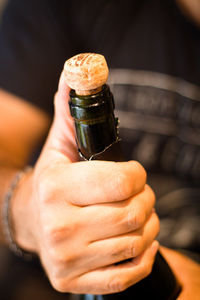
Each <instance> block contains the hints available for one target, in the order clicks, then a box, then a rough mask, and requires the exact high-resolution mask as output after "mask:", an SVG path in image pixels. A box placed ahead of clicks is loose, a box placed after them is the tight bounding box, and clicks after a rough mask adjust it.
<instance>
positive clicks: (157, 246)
mask: <svg viewBox="0 0 200 300" xmlns="http://www.w3.org/2000/svg"><path fill="white" fill-rule="evenodd" d="M158 248H159V242H158V241H154V242H153V243H152V245H151V251H152V253H153V255H155V254H156V252H157V251H158Z"/></svg>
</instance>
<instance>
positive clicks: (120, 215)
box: [12, 75, 159, 294]
mask: <svg viewBox="0 0 200 300" xmlns="http://www.w3.org/2000/svg"><path fill="white" fill-rule="evenodd" d="M68 92H69V89H68V87H67V86H66V83H65V80H64V77H63V75H62V76H61V80H60V84H59V88H58V92H57V94H56V96H55V117H54V121H53V124H52V127H51V129H50V132H49V136H48V138H47V141H46V143H45V145H44V148H43V151H42V153H41V155H40V157H39V159H38V161H37V163H36V166H35V168H34V169H33V171H31V172H29V173H28V174H26V175H25V176H24V177H23V178H22V180H21V181H20V183H19V185H18V187H17V189H16V193H15V195H14V197H13V199H12V223H13V230H14V233H15V239H16V242H17V243H18V244H19V245H20V246H21V247H22V248H23V249H26V250H28V251H33V252H36V253H37V254H38V255H39V257H40V259H41V262H42V264H43V267H44V269H45V270H46V273H47V275H48V277H49V280H50V281H51V283H52V285H53V286H54V288H55V289H56V290H58V291H60V292H73V293H94V294H107V293H114V292H119V291H122V290H124V289H126V288H127V287H129V286H130V285H132V284H134V283H136V282H137V281H139V280H141V279H142V278H144V277H145V276H147V275H148V274H149V273H150V272H151V269H152V265H153V262H154V258H155V254H156V252H157V250H158V243H157V242H156V241H154V240H155V238H156V236H157V234H158V231H159V220H158V217H157V215H156V213H155V211H154V209H153V207H154V204H155V195H154V193H153V191H152V190H151V188H150V187H149V186H148V185H147V184H146V172H145V170H144V168H143V167H142V166H141V165H140V164H139V163H137V162H134V161H130V162H123V163H114V162H103V161H91V162H79V161H78V157H77V150H76V143H75V138H74V127H73V123H72V119H71V117H70V116H69V109H68V104H67V101H68ZM67 116H68V117H67ZM24 127H25V126H24ZM113 174H115V176H113ZM19 216H20V218H19ZM24 224H26V226H24ZM77 245H78V247H77ZM125 259H131V261H129V262H125V263H122V264H121V265H115V263H116V262H119V261H122V260H125Z"/></svg>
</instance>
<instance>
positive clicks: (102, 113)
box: [69, 85, 118, 159]
mask: <svg viewBox="0 0 200 300" xmlns="http://www.w3.org/2000/svg"><path fill="white" fill-rule="evenodd" d="M69 105H70V111H71V115H72V117H73V118H74V122H75V128H76V136H77V144H78V148H79V152H80V153H81V155H82V156H83V157H85V158H86V159H91V157H93V156H95V155H96V154H98V153H100V152H102V151H104V150H105V149H106V148H108V147H109V146H110V145H112V144H113V143H115V142H116V141H117V140H118V127H117V119H116V118H115V116H114V101H113V95H112V93H111V92H110V89H109V87H108V85H104V86H103V88H102V90H101V91H100V92H98V93H97V94H94V95H89V96H88V95H87V96H80V95H77V94H76V93H75V91H74V90H72V91H71V92H70V102H69Z"/></svg>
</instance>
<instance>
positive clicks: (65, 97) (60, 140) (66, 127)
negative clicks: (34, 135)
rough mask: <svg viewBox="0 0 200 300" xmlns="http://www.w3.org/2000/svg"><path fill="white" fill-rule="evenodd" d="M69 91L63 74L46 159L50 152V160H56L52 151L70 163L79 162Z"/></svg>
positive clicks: (46, 147)
mask: <svg viewBox="0 0 200 300" xmlns="http://www.w3.org/2000/svg"><path fill="white" fill-rule="evenodd" d="M69 91H70V88H69V87H68V86H67V84H66V82H65V77H64V73H63V72H62V73H61V76H60V81H59V85H58V91H57V93H56V94H55V97H54V121H53V125H52V128H51V130H50V134H49V137H48V140H47V143H46V146H45V157H48V152H50V159H49V160H51V159H54V156H56V154H57V153H52V150H53V151H54V152H56V151H57V152H59V153H62V154H64V155H65V156H66V157H67V158H68V159H69V162H75V161H78V160H79V156H78V151H77V145H76V140H75V130H74V121H73V119H72V117H71V115H70V110H69V103H68V102H69ZM49 150H50V151H49ZM46 152H47V153H46ZM52 154H53V155H52Z"/></svg>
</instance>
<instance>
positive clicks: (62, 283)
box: [50, 277, 68, 293]
mask: <svg viewBox="0 0 200 300" xmlns="http://www.w3.org/2000/svg"><path fill="white" fill-rule="evenodd" d="M50 281H51V284H52V286H53V288H54V289H55V290H56V291H58V292H60V293H65V292H68V284H67V282H66V280H63V279H61V278H57V277H54V278H52V279H50Z"/></svg>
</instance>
